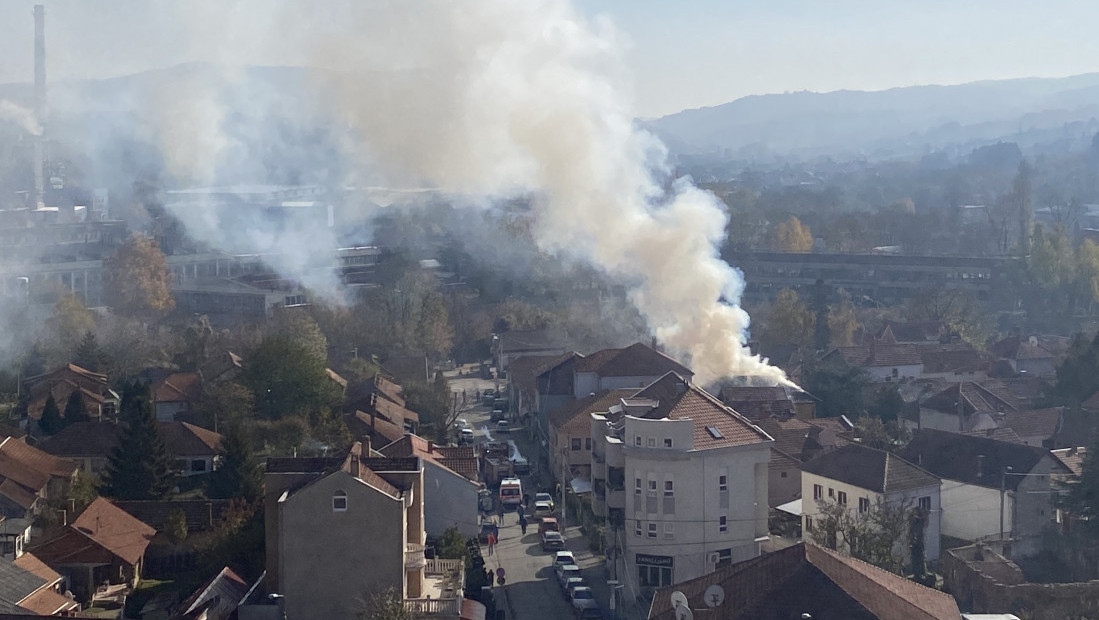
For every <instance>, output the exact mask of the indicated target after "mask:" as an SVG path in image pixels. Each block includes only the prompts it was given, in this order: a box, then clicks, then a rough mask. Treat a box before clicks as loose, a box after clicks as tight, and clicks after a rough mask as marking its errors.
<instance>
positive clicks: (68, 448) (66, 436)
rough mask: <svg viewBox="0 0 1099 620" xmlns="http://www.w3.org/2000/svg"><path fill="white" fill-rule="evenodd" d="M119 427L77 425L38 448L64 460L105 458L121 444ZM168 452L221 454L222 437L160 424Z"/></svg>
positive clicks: (179, 424) (197, 428) (181, 424)
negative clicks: (70, 458)
mask: <svg viewBox="0 0 1099 620" xmlns="http://www.w3.org/2000/svg"><path fill="white" fill-rule="evenodd" d="M119 428H120V427H119V426H118V425H117V424H113V423H111V422H77V423H75V424H70V425H68V426H66V427H65V428H64V429H62V430H61V432H59V433H57V434H56V435H54V436H53V437H49V438H47V439H46V440H44V441H43V442H42V443H41V444H39V447H40V448H41V449H42V450H44V451H46V452H49V453H50V454H53V455H55V456H62V457H72V458H76V457H106V456H108V455H109V454H110V453H111V450H113V449H114V447H115V446H116V445H117V444H118V432H119ZM157 429H158V430H159V431H160V435H161V437H163V438H164V443H165V444H166V445H167V447H168V450H169V451H170V452H171V453H172V454H174V455H176V456H179V457H185V456H213V455H216V454H218V452H219V446H220V443H221V435H219V434H217V433H215V432H213V431H211V430H207V429H205V428H202V427H201V426H195V425H194V424H188V423H186V422H166V421H159V422H157Z"/></svg>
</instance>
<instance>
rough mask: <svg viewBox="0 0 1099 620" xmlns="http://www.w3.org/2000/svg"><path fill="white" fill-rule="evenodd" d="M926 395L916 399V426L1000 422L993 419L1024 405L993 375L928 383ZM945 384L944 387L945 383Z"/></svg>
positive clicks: (951, 427)
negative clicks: (980, 379) (986, 378)
mask: <svg viewBox="0 0 1099 620" xmlns="http://www.w3.org/2000/svg"><path fill="white" fill-rule="evenodd" d="M925 385H926V386H928V387H927V389H926V392H927V395H926V397H925V398H923V399H922V400H919V401H918V403H919V415H918V418H919V421H918V422H917V423H916V424H915V425H914V426H916V427H917V428H934V429H938V430H944V431H954V432H958V433H961V432H966V431H975V430H985V428H987V427H988V426H989V420H990V419H992V420H993V422H994V423H993V424H992V426H1002V425H1001V424H998V423H995V419H996V418H998V417H1000V418H1002V415H1003V414H1005V413H1007V412H1008V411H1015V410H1018V409H1022V408H1024V407H1025V405H1024V404H1023V403H1022V402H1020V400H1019V399H1018V398H1016V397H1015V395H1014V394H1012V392H1011V391H1010V390H1009V389H1007V387H1006V386H1004V385H1003V384H1002V383H1000V382H999V381H997V380H995V379H988V380H985V381H982V382H976V381H960V382H958V383H946V384H942V383H927V384H925ZM944 385H945V387H944Z"/></svg>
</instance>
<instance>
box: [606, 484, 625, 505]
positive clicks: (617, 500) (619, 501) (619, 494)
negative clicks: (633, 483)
mask: <svg viewBox="0 0 1099 620" xmlns="http://www.w3.org/2000/svg"><path fill="white" fill-rule="evenodd" d="M625 507H626V491H624V490H622V489H607V508H619V509H622V508H625Z"/></svg>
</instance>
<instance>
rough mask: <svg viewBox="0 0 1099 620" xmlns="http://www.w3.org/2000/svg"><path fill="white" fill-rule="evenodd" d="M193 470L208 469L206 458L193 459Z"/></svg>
mask: <svg viewBox="0 0 1099 620" xmlns="http://www.w3.org/2000/svg"><path fill="white" fill-rule="evenodd" d="M191 471H196V472H197V471H206V459H191Z"/></svg>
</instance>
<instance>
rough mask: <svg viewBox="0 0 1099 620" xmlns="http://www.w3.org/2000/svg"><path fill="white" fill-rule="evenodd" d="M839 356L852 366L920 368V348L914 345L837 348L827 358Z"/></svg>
mask: <svg viewBox="0 0 1099 620" xmlns="http://www.w3.org/2000/svg"><path fill="white" fill-rule="evenodd" d="M833 355H838V356H840V357H841V358H843V361H845V362H847V363H848V364H849V365H851V366H858V367H861V368H875V367H881V366H918V365H920V364H922V363H923V362H922V361H921V360H920V351H919V348H918V347H917V346H916V345H914V344H876V345H872V346H869V347H837V348H835V349H832V351H831V352H829V353H828V355H826V356H825V357H826V358H827V357H831V356H833Z"/></svg>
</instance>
